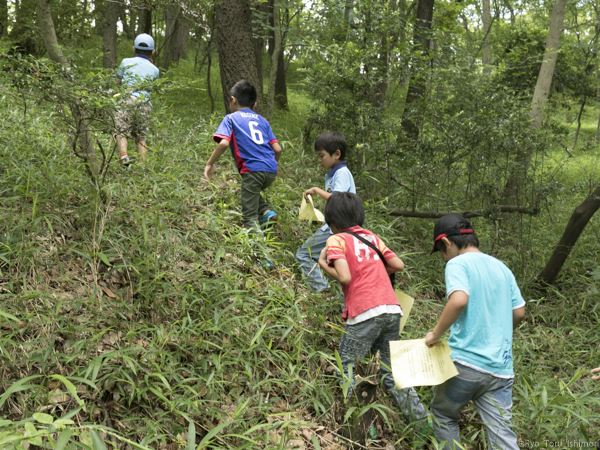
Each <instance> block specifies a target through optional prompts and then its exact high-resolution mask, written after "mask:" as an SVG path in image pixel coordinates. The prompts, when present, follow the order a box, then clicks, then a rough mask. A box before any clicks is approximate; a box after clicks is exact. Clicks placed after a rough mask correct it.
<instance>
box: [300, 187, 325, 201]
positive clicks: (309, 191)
mask: <svg viewBox="0 0 600 450" xmlns="http://www.w3.org/2000/svg"><path fill="white" fill-rule="evenodd" d="M307 195H318V196H319V197H321V198H322V199H323V200H325V201H327V200H329V197H331V192H327V191H324V190H323V189H321V188H318V187H316V186H314V187H311V188H309V189H307V190H305V191H304V197H306V196H307Z"/></svg>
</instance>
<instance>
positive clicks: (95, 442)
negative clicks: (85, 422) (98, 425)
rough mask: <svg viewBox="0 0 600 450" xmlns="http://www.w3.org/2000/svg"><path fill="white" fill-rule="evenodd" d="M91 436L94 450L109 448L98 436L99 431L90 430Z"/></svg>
mask: <svg viewBox="0 0 600 450" xmlns="http://www.w3.org/2000/svg"><path fill="white" fill-rule="evenodd" d="M90 436H91V437H92V450H108V449H107V448H106V445H105V444H104V441H103V440H102V439H101V438H100V436H98V433H96V432H95V431H94V430H90Z"/></svg>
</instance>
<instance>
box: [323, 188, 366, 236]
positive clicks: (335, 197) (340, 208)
mask: <svg viewBox="0 0 600 450" xmlns="http://www.w3.org/2000/svg"><path fill="white" fill-rule="evenodd" d="M325 222H327V224H328V225H329V226H330V227H335V228H337V229H338V230H345V229H346V228H350V227H353V226H355V225H359V226H362V224H363V223H364V222H365V209H364V207H363V204H362V201H361V200H360V197H359V196H358V195H356V194H352V193H350V192H334V193H333V194H331V197H329V200H327V203H326V205H325Z"/></svg>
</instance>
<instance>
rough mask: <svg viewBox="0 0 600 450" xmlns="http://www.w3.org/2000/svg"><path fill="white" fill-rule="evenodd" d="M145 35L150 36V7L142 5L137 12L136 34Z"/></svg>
mask: <svg viewBox="0 0 600 450" xmlns="http://www.w3.org/2000/svg"><path fill="white" fill-rule="evenodd" d="M141 33H146V34H149V35H152V6H150V5H143V6H142V7H141V8H140V9H139V10H138V29H137V34H141Z"/></svg>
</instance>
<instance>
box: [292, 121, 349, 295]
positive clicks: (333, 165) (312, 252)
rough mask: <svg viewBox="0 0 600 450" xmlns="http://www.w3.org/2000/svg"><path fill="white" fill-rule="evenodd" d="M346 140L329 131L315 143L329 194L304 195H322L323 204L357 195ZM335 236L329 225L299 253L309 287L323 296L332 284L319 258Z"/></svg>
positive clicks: (310, 192) (310, 191)
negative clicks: (339, 196) (336, 196)
mask: <svg viewBox="0 0 600 450" xmlns="http://www.w3.org/2000/svg"><path fill="white" fill-rule="evenodd" d="M346 147H347V146H346V139H345V138H344V136H343V135H342V134H341V133H336V132H332V131H326V132H325V133H321V134H320V135H319V136H318V137H317V139H316V140H315V152H316V153H317V157H318V158H319V163H320V164H321V167H323V169H326V170H327V174H326V175H325V190H323V189H321V188H319V187H316V186H315V187H311V188H309V189H307V190H306V191H304V196H307V195H318V196H319V197H321V198H322V199H323V200H328V199H329V197H331V194H332V193H333V192H351V193H352V194H356V186H355V185H354V178H353V177H352V173H351V172H350V170H349V169H348V166H347V164H346V161H345V160H344V159H345V158H346ZM332 234H333V233H332V231H331V228H329V225H327V224H325V225H323V226H322V227H320V228H319V229H318V230H317V231H315V232H314V233H313V235H312V236H310V237H309V238H308V239H307V240H306V242H304V244H302V247H300V248H299V249H298V251H297V252H296V260H297V261H298V263H299V264H300V268H301V270H302V272H303V273H304V275H305V276H306V277H307V279H308V285H309V286H310V287H311V289H313V290H314V291H316V292H321V291H323V290H325V289H327V287H328V286H329V282H328V281H327V279H326V278H325V276H324V275H323V272H322V271H321V268H320V267H319V266H318V261H319V255H320V254H321V250H323V249H324V248H325V244H326V242H327V239H328V238H329V236H331V235H332Z"/></svg>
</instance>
